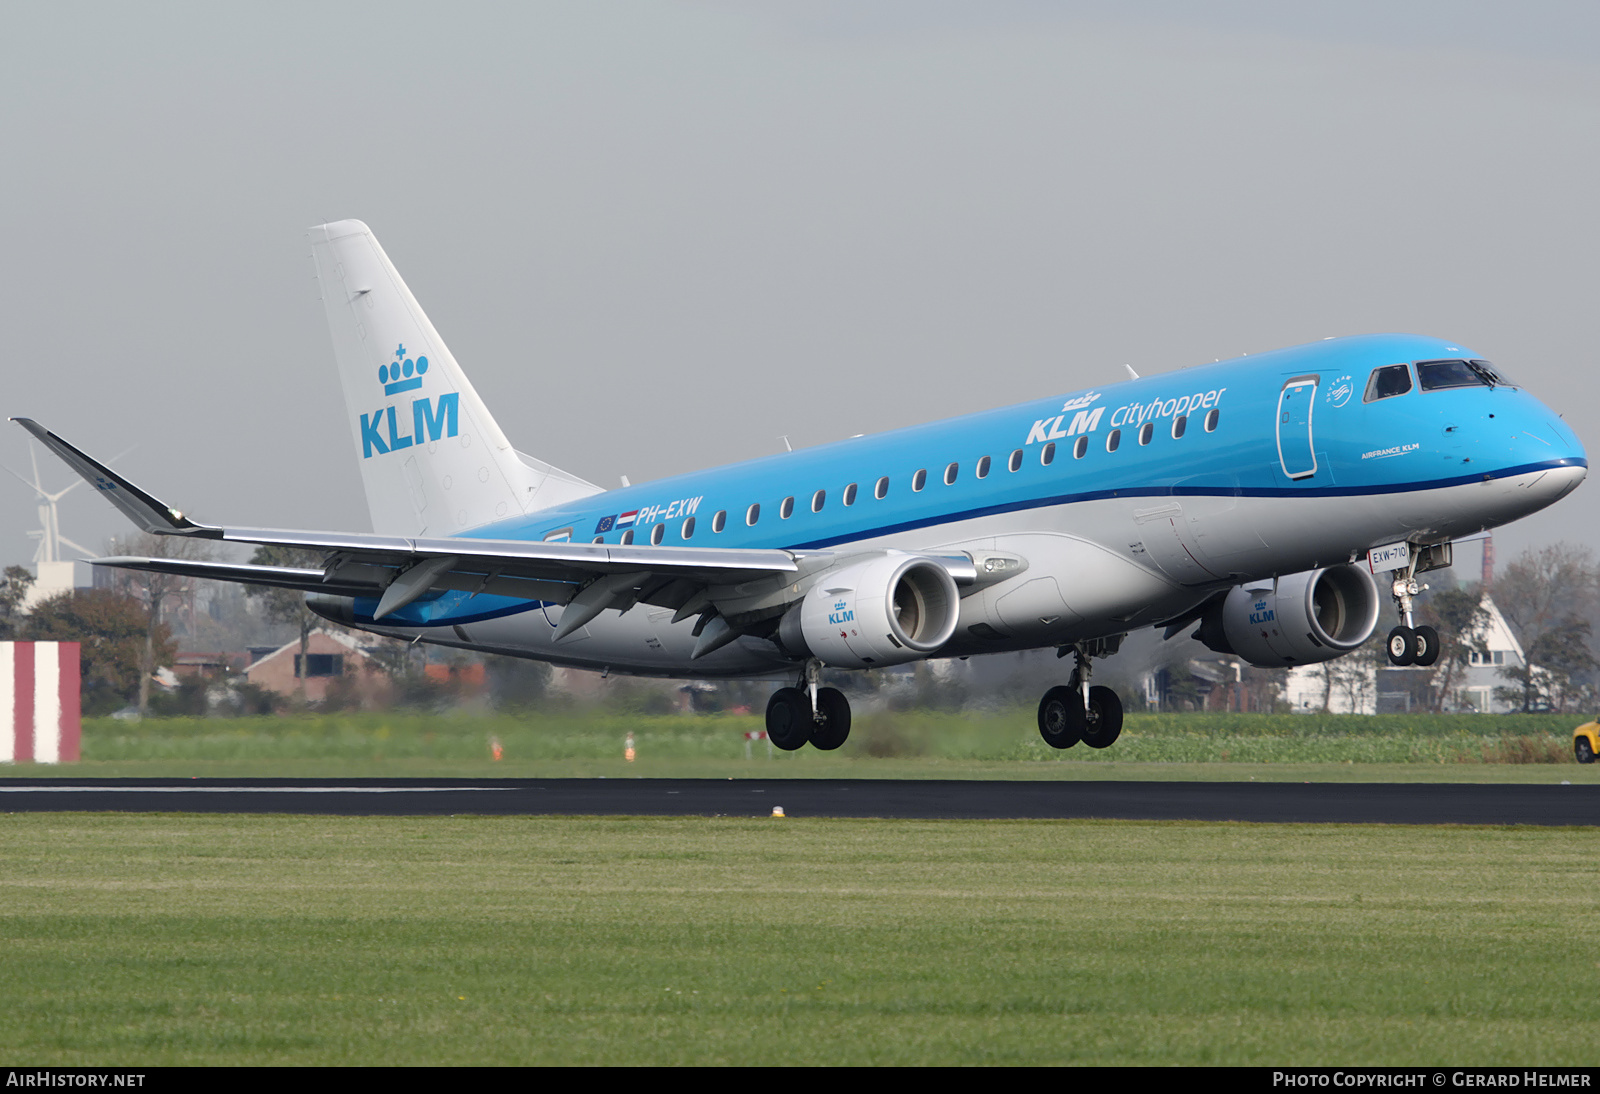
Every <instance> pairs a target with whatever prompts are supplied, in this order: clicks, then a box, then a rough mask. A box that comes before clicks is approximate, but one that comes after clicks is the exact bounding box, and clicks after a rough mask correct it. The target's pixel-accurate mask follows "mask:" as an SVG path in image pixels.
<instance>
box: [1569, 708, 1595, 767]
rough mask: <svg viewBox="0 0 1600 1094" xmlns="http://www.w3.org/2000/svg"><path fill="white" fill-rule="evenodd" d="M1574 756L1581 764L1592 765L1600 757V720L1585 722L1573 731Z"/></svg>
mask: <svg viewBox="0 0 1600 1094" xmlns="http://www.w3.org/2000/svg"><path fill="white" fill-rule="evenodd" d="M1572 754H1573V755H1574V756H1576V757H1578V762H1579V763H1580V764H1592V763H1594V758H1595V757H1596V756H1600V719H1597V720H1595V721H1593V722H1585V723H1583V725H1581V726H1579V727H1578V728H1577V729H1575V730H1573V731H1572Z"/></svg>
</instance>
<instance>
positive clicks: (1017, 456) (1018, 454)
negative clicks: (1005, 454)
mask: <svg viewBox="0 0 1600 1094" xmlns="http://www.w3.org/2000/svg"><path fill="white" fill-rule="evenodd" d="M1006 467H1008V468H1009V469H1010V470H1012V471H1021V470H1022V449H1020V448H1019V449H1017V450H1016V451H1015V452H1013V453H1011V459H1010V461H1008V462H1007V464H1006Z"/></svg>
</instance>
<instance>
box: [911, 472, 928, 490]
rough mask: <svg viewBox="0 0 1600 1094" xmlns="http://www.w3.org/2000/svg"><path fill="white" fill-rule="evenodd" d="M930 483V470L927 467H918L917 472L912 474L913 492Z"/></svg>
mask: <svg viewBox="0 0 1600 1094" xmlns="http://www.w3.org/2000/svg"><path fill="white" fill-rule="evenodd" d="M927 485H928V472H927V469H926V468H922V467H919V468H917V473H916V474H915V475H912V476H911V490H912V492H913V493H915V492H917V491H918V490H921V489H922V488H923V487H924V486H927Z"/></svg>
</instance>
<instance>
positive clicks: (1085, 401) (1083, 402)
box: [1061, 391, 1100, 414]
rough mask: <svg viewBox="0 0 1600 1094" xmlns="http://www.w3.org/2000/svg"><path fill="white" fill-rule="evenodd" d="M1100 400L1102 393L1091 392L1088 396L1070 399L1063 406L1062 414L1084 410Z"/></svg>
mask: <svg viewBox="0 0 1600 1094" xmlns="http://www.w3.org/2000/svg"><path fill="white" fill-rule="evenodd" d="M1098 398H1100V393H1099V392H1098V391H1091V392H1088V393H1087V394H1084V395H1079V396H1078V397H1077V398H1076V399H1068V400H1067V401H1066V402H1065V403H1063V404H1062V406H1061V413H1063V414H1065V413H1067V412H1068V411H1069V410H1082V409H1083V408H1084V407H1086V406H1088V405H1089V404H1090V403H1092V402H1094V401H1095V400H1096V399H1098Z"/></svg>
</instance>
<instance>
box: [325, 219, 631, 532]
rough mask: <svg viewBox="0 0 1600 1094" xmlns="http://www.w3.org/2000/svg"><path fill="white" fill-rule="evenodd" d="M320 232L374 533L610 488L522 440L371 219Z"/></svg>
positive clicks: (473, 518)
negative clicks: (475, 382) (515, 439)
mask: <svg viewBox="0 0 1600 1094" xmlns="http://www.w3.org/2000/svg"><path fill="white" fill-rule="evenodd" d="M310 235H311V255H312V257H313V258H314V259H315V261H316V264H317V280H318V281H319V282H320V284H321V286H322V303H323V306H324V307H325V308H326V309H327V312H328V328H329V330H330V331H331V332H332V334H333V351H334V356H335V357H336V358H337V360H338V363H339V382H340V384H341V385H343V387H344V400H345V406H346V409H347V410H348V411H349V414H350V429H351V433H352V435H353V436H354V437H355V442H356V455H357V457H359V459H360V461H361V481H362V483H363V485H364V486H365V487H366V490H367V507H368V508H369V509H370V510H371V512H372V530H373V531H374V532H378V533H380V534H385V535H421V534H423V533H427V534H428V535H430V536H442V535H451V534H453V533H456V532H461V531H465V530H467V529H469V528H477V527H480V526H482V525H484V524H488V523H490V522H492V521H496V520H500V519H503V518H505V517H513V516H517V515H518V514H521V513H529V512H532V511H533V510H535V509H544V508H548V507H549V506H552V505H559V504H561V503H562V502H566V501H573V500H576V499H578V498H584V497H588V496H589V495H591V494H598V493H600V492H601V491H600V488H599V487H598V486H595V485H593V484H591V483H587V482H585V481H583V480H582V479H580V478H578V477H577V476H575V475H569V474H567V473H566V472H565V471H561V470H559V469H558V468H555V467H552V466H551V465H549V464H547V463H544V462H542V461H540V460H536V459H533V458H532V457H530V456H524V455H522V454H521V453H519V452H517V451H515V450H514V449H513V448H512V447H511V442H510V441H508V440H507V439H506V435H505V434H504V433H502V432H501V431H500V427H499V426H498V425H497V424H495V420H494V418H493V417H492V416H491V415H490V414H489V409H488V407H486V406H484V404H483V400H482V399H480V398H478V393H477V392H476V391H474V390H473V388H472V384H471V383H470V382H469V381H468V380H467V377H466V375H465V374H464V373H463V372H462V371H461V366H460V365H458V364H456V359H455V358H454V357H452V356H451V355H450V350H449V349H448V348H447V347H446V346H445V344H444V340H443V339H442V338H440V337H439V332H438V331H436V330H434V329H433V324H432V323H430V322H428V317H427V316H426V315H424V314H423V312H422V308H421V306H420V305H418V304H417V298H416V297H414V296H412V295H411V290H410V289H408V288H406V283H405V282H404V281H402V280H401V279H400V274H399V272H398V271H396V270H395V268H394V264H393V263H392V262H390V261H389V256H388V255H386V254H384V253H383V248H382V247H380V246H378V241H377V240H376V239H374V238H373V236H372V232H371V230H370V229H369V228H368V227H367V226H366V225H365V224H363V223H361V222H360V221H359V220H341V221H337V222H335V223H333V224H323V225H319V226H318V227H316V228H313V229H311V232H310Z"/></svg>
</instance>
